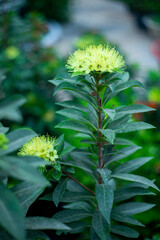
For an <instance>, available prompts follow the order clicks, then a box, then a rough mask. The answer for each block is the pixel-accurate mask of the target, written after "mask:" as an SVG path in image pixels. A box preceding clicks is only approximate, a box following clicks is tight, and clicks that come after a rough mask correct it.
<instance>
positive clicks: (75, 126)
mask: <svg viewBox="0 0 160 240" xmlns="http://www.w3.org/2000/svg"><path fill="white" fill-rule="evenodd" d="M55 128H64V129H70V130H75V131H78V132H83V133H88V134H92V131H91V130H90V129H89V128H88V127H86V126H84V125H83V124H81V123H78V122H75V121H71V120H70V121H63V122H60V123H59V124H58V125H56V127H55Z"/></svg>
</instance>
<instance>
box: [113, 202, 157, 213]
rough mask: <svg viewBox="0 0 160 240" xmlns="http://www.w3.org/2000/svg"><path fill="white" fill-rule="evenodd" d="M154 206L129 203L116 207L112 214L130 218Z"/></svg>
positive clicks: (143, 203)
mask: <svg viewBox="0 0 160 240" xmlns="http://www.w3.org/2000/svg"><path fill="white" fill-rule="evenodd" d="M154 206H155V204H150V203H145V202H129V203H124V204H121V205H119V206H116V207H115V208H114V209H113V213H118V214H124V215H128V216H132V215H135V214H138V213H141V212H145V211H147V210H149V209H151V208H153V207H154Z"/></svg>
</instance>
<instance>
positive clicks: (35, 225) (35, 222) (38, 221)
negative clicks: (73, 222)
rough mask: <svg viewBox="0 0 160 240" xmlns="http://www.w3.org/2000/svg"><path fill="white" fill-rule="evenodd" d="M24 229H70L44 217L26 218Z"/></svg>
mask: <svg viewBox="0 0 160 240" xmlns="http://www.w3.org/2000/svg"><path fill="white" fill-rule="evenodd" d="M25 224H26V229H34V230H39V229H40V230H41V229H53V230H70V228H69V227H68V226H67V225H65V224H63V223H62V222H60V221H58V220H56V219H54V218H46V217H27V218H26V222H25Z"/></svg>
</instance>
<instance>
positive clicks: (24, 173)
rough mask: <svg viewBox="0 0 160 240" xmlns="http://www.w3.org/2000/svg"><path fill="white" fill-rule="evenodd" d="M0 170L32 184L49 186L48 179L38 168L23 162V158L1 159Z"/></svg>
mask: <svg viewBox="0 0 160 240" xmlns="http://www.w3.org/2000/svg"><path fill="white" fill-rule="evenodd" d="M0 168H2V169H3V170H4V171H5V172H7V173H8V174H9V175H10V176H12V177H14V178H17V179H21V180H25V181H28V182H32V183H38V184H40V185H42V186H43V185H49V182H48V181H47V179H46V178H45V177H44V176H43V175H42V174H41V173H40V172H39V171H38V169H37V168H36V167H33V166H32V165H30V164H27V162H25V161H23V160H22V159H21V158H18V157H3V159H0Z"/></svg>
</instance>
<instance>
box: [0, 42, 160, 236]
mask: <svg viewBox="0 0 160 240" xmlns="http://www.w3.org/2000/svg"><path fill="white" fill-rule="evenodd" d="M91 59H92V60H91ZM78 62H79V63H80V65H81V67H79V65H78ZM102 63H103V64H102ZM90 64H92V67H91V68H90V67H89V66H90ZM97 66H99V67H97ZM67 67H69V69H70V71H71V72H72V73H73V76H72V77H71V76H70V74H65V75H64V74H59V75H58V76H57V77H55V78H54V79H53V80H51V81H50V82H51V83H53V84H54V85H55V86H56V88H55V93H54V94H57V93H58V92H59V91H60V90H62V89H64V90H66V91H69V92H70V94H72V95H73V96H74V97H75V98H77V101H76V102H75V101H63V102H59V103H58V104H59V105H60V106H62V107H64V109H61V110H59V111H58V112H57V113H58V114H60V115H62V116H64V117H66V118H67V120H65V121H62V122H60V123H59V124H58V125H57V126H56V128H61V129H69V130H73V135H72V138H73V139H76V137H77V136H78V137H80V138H81V142H83V144H84V147H83V148H78V149H77V148H75V147H74V146H71V145H70V144H69V143H67V142H66V141H65V140H64V135H62V136H60V137H59V138H57V139H52V138H50V137H45V136H41V137H37V136H35V133H33V132H32V133H30V134H31V135H32V137H31V135H29V136H30V137H29V139H28V140H27V139H23V140H24V142H25V144H24V146H23V147H22V148H21V149H20V150H19V153H18V155H19V157H15V158H16V159H17V160H18V159H19V161H20V163H21V164H24V166H25V167H26V169H25V168H24V166H23V168H22V169H23V171H22V174H21V176H20V177H19V179H20V180H24V182H20V183H18V184H17V185H16V186H14V187H13V188H12V189H11V190H12V191H13V192H14V194H15V196H16V197H17V198H18V201H19V202H20V204H21V208H22V209H23V213H24V215H25V227H24V225H23V227H21V228H20V229H21V231H20V232H18V231H17V229H19V222H18V220H17V221H16V222H15V229H14V232H13V233H12V231H11V230H12V228H11V227H12V226H8V225H6V224H5V223H3V222H2V221H0V223H1V225H2V227H3V228H5V229H6V230H7V231H8V232H9V233H10V234H11V235H12V236H13V237H14V238H15V239H17V240H22V239H23V240H24V239H25V235H24V234H25V229H26V233H27V237H28V236H34V237H32V238H33V239H36V238H37V237H39V238H40V237H41V238H43V239H46V236H44V235H43V232H38V231H37V230H42V229H56V230H57V232H56V233H57V234H58V235H60V234H62V233H65V234H67V233H71V234H76V233H81V234H83V233H84V232H85V234H86V235H85V237H84V238H85V239H91V240H95V239H96V240H110V239H113V240H114V239H124V237H127V238H129V239H131V238H138V236H139V234H138V232H137V230H135V229H134V226H136V229H137V228H138V227H141V226H144V225H143V223H141V222H139V221H138V220H137V219H136V218H134V217H133V215H135V214H138V213H141V212H144V211H146V210H149V209H151V208H152V207H154V204H149V203H146V202H134V201H133V197H135V196H143V195H154V194H155V193H154V192H152V191H151V188H152V189H155V190H159V189H158V187H157V186H156V185H155V183H154V181H152V180H149V179H147V178H146V177H144V176H139V175H135V174H134V173H132V172H134V171H135V170H137V169H138V168H140V167H142V166H143V165H144V164H145V163H147V162H148V161H150V160H151V159H152V158H151V157H139V158H136V159H131V155H132V154H133V153H135V152H136V151H138V150H139V149H141V147H140V146H137V145H136V144H134V143H133V142H132V141H130V140H128V139H126V138H124V134H125V133H130V132H134V131H137V130H142V129H143V130H144V129H151V128H154V127H153V126H152V125H150V124H148V123H145V122H140V121H139V122H136V121H134V120H133V119H132V114H135V113H140V112H148V111H153V110H154V109H153V108H151V107H148V106H145V105H141V104H134V105H128V106H119V107H114V105H112V106H111V107H110V108H109V106H110V105H109V102H110V100H111V99H112V98H113V97H115V96H116V95H117V94H119V93H120V92H121V91H123V90H125V89H128V88H131V87H140V88H143V85H142V83H140V82H139V81H137V80H129V74H128V73H126V72H124V67H125V63H124V60H123V57H122V56H121V55H119V53H118V52H116V51H115V50H114V49H112V48H110V47H102V46H91V47H89V48H87V49H86V50H83V51H78V52H75V53H74V54H73V56H71V57H70V58H69V60H68V62H67ZM75 74H76V76H74V75H75ZM79 99H81V100H83V101H80V102H78V100H79ZM17 137H20V136H19V135H18V136H17ZM23 137H24V135H23ZM7 138H8V139H9V141H10V140H13V139H14V138H13V137H12V138H10V135H9V136H8V135H7ZM17 145H18V144H17ZM21 145H22V142H21ZM19 147H20V146H19ZM8 149H10V148H9V145H8V148H7V151H8ZM16 149H17V148H16ZM4 153H8V152H6V150H3V151H2V153H1V152H0V158H1V156H4ZM37 157H38V158H37ZM127 157H129V160H128V161H126V159H125V158H127ZM15 158H14V159H15ZM8 159H10V160H8V161H10V164H13V161H16V162H17V160H14V159H12V158H8ZM11 159H12V160H11ZM2 160H3V161H4V159H2ZM27 163H28V166H29V167H28V168H30V169H31V170H32V172H31V173H30V175H28V174H29V172H28V171H27V170H28V168H27V165H26V164H27ZM2 166H3V168H4V167H5V165H2ZM35 166H36V167H38V168H39V169H40V170H41V169H43V171H41V172H43V173H42V174H43V175H44V176H46V178H47V179H46V181H45V180H44V176H41V178H40V177H39V175H37V172H36V174H35V176H34V171H35V169H34V170H33V167H35ZM77 168H79V169H81V171H82V172H83V175H84V176H87V175H88V176H89V179H90V181H91V182H93V183H94V186H93V187H90V186H86V185H84V183H83V182H81V181H79V179H77V177H76V174H75V170H76V169H77ZM24 170H26V171H24ZM36 170H37V169H36ZM11 173H12V176H14V177H15V178H16V177H17V176H19V175H18V174H19V172H18V174H17V175H16V173H15V172H14V171H11ZM24 173H25V174H24ZM29 176H30V178H29ZM35 177H36V180H35ZM38 179H39V181H40V182H39V183H38V182H37V181H38ZM28 181H32V182H33V183H32V184H31V185H30V184H29V183H28ZM47 186H52V187H51V188H47ZM44 189H45V191H44ZM0 190H1V189H0ZM41 194H42V195H41ZM22 195H23V196H22ZM38 198H40V199H42V200H45V201H50V202H54V204H55V206H56V207H58V206H59V205H60V204H61V206H62V207H63V208H64V209H63V210H60V211H57V212H56V213H54V211H52V209H50V212H51V213H52V214H53V216H52V217H51V218H46V217H38V216H34V217H29V216H26V214H27V212H28V209H29V207H30V206H31V205H32V204H33V202H34V201H35V200H36V199H38ZM47 204H48V202H47ZM18 216H19V215H18ZM20 219H22V217H21V218H20ZM0 220H1V218H0ZM23 221H24V220H23ZM6 222H7V221H6ZM131 225H133V227H131ZM16 227H17V228H16ZM33 232H34V235H33ZM20 233H21V235H20ZM89 234H90V236H89ZM28 238H29V237H28ZM29 239H30V238H29Z"/></svg>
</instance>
